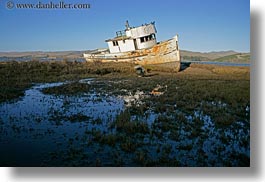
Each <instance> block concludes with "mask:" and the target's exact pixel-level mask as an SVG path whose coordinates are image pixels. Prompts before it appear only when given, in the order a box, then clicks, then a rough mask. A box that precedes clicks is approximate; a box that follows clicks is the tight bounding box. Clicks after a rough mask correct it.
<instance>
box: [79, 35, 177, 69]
mask: <svg viewBox="0 0 265 182" xmlns="http://www.w3.org/2000/svg"><path fill="white" fill-rule="evenodd" d="M84 58H85V59H86V60H87V61H89V62H132V63H134V64H136V65H141V66H143V67H149V66H150V67H157V68H162V69H168V70H172V71H179V69H180V51H179V47H178V37H177V36H175V37H174V38H172V39H170V40H167V41H164V42H160V43H158V44H156V45H155V46H153V47H151V48H148V49H140V50H135V51H130V52H123V53H108V52H107V51H103V52H95V53H90V54H84Z"/></svg>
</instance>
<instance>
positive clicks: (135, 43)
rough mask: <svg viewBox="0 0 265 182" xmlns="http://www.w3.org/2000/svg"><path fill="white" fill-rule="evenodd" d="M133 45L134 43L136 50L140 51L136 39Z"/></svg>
mask: <svg viewBox="0 0 265 182" xmlns="http://www.w3.org/2000/svg"><path fill="white" fill-rule="evenodd" d="M133 43H134V47H135V50H138V46H137V41H136V39H133Z"/></svg>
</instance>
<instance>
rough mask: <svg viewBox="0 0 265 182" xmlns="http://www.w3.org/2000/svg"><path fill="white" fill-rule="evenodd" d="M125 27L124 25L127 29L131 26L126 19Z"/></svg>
mask: <svg viewBox="0 0 265 182" xmlns="http://www.w3.org/2000/svg"><path fill="white" fill-rule="evenodd" d="M125 27H126V30H129V29H130V28H131V27H130V25H129V21H128V20H126V23H125Z"/></svg>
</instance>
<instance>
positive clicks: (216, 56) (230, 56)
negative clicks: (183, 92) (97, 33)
mask: <svg viewBox="0 0 265 182" xmlns="http://www.w3.org/2000/svg"><path fill="white" fill-rule="evenodd" d="M84 52H87V53H88V52H93V50H87V51H56V52H43V51H33V52H0V57H33V58H36V59H38V58H40V57H47V58H56V57H57V58H58V57H61V58H69V59H75V58H82V56H83V53H84ZM180 55H181V59H182V60H187V61H219V62H234V63H249V62H250V53H238V52H235V51H220V52H192V51H187V50H181V51H180Z"/></svg>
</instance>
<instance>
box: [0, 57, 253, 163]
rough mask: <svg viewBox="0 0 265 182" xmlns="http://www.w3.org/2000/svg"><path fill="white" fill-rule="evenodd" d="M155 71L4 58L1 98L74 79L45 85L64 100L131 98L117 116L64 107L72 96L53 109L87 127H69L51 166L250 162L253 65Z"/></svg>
mask: <svg viewBox="0 0 265 182" xmlns="http://www.w3.org/2000/svg"><path fill="white" fill-rule="evenodd" d="M149 71H150V73H148V75H147V76H145V77H138V76H137V75H136V74H135V73H134V70H133V65H129V64H114V63H113V64H89V63H73V62H53V63H52V62H37V61H34V62H27V63H17V62H11V63H1V64H0V75H1V83H0V86H1V87H0V88H1V90H0V96H1V97H0V101H1V102H2V103H4V102H7V101H11V100H13V99H15V98H20V97H21V96H23V94H24V91H25V90H26V89H28V88H30V87H31V86H32V84H34V83H40V82H42V83H45V82H62V81H69V82H67V83H65V84H63V85H61V86H57V87H48V88H44V89H42V90H41V91H42V93H44V94H46V95H52V96H56V97H57V96H58V97H59V98H70V97H74V98H76V97H77V98H79V97H80V98H86V97H87V96H86V95H84V94H87V95H89V94H98V95H99V94H101V95H102V98H101V97H100V96H98V97H97V99H96V100H93V102H95V103H98V102H101V101H102V100H103V101H105V100H106V98H105V96H106V97H107V96H108V95H111V96H115V97H117V98H121V99H124V100H126V99H127V100H128V102H131V103H130V106H126V107H124V108H123V109H122V110H120V111H118V112H117V113H116V115H115V117H114V119H110V118H107V119H106V118H105V119H104V118H101V116H98V117H97V118H93V117H90V116H89V115H86V114H85V113H81V112H80V113H75V114H72V115H69V113H64V112H67V108H68V107H70V106H71V102H70V101H68V100H67V101H66V102H65V104H64V105H63V106H62V108H61V109H62V110H61V111H60V112H58V111H57V110H55V109H51V112H50V114H49V116H48V119H49V121H52V122H53V121H54V123H57V124H58V125H59V126H60V125H64V123H67V122H68V121H69V122H70V123H72V124H73V125H76V124H80V128H82V129H84V128H85V131H84V132H83V133H82V134H78V133H76V134H74V133H71V137H66V136H67V134H65V133H63V134H62V136H63V138H64V140H65V141H66V142H65V141H64V140H63V141H62V143H63V144H64V145H66V148H63V149H62V151H60V150H58V151H57V152H52V153H51V154H50V156H49V157H50V158H51V161H46V163H43V164H42V165H44V166H249V162H250V161H249V150H250V149H249V147H250V140H249V131H250V115H249V114H250V110H249V107H250V78H249V76H250V70H249V68H248V67H223V66H214V65H198V64H194V65H193V64H191V65H190V66H189V67H187V68H186V69H185V70H182V71H181V72H179V73H174V72H167V71H166V70H155V71H154V70H152V69H151V70H149ZM82 78H94V80H93V81H91V82H90V83H89V84H87V83H83V82H79V80H80V79H82ZM154 90H155V92H157V93H158V92H159V93H160V94H158V95H156V94H153V93H154ZM103 96H104V97H103ZM99 98H101V100H100V99H99ZM128 98H130V99H131V98H132V99H131V100H130V99H128ZM74 106H75V107H77V106H76V105H74ZM87 109H89V108H87ZM111 112H112V111H111ZM43 118H44V117H43ZM43 118H37V119H38V123H41V122H44V121H45V119H43ZM150 118H153V119H150ZM0 119H1V118H0ZM11 119H12V118H11ZM13 120H14V119H13ZM0 121H1V120H0ZM0 123H1V122H0ZM59 126H57V125H56V126H55V127H54V128H57V127H59ZM81 126H82V127H81ZM13 128H14V131H17V130H21V129H19V127H17V126H16V125H13ZM80 130H81V129H80ZM52 131H53V129H51V130H49V131H47V132H48V134H50V135H52V134H53V133H54V132H52ZM59 138H60V137H59ZM60 145H62V144H60Z"/></svg>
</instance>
